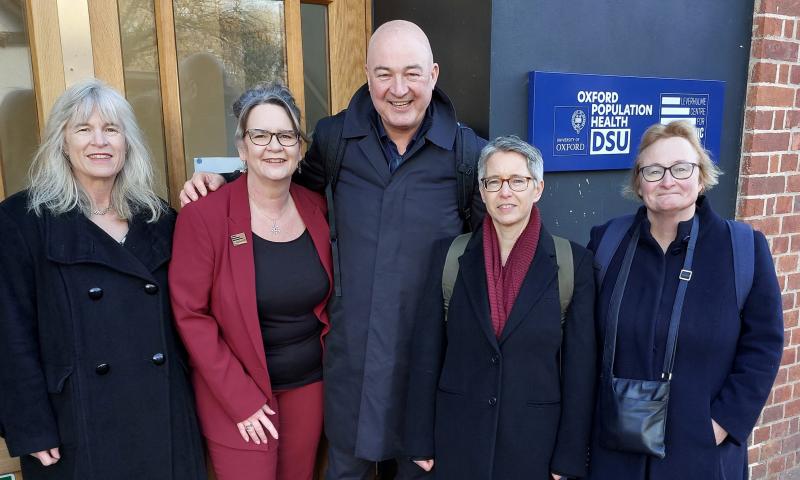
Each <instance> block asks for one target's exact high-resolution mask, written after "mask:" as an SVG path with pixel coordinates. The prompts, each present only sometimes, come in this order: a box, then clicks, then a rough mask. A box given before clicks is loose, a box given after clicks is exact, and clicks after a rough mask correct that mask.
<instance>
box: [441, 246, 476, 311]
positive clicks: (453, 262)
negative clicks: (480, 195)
mask: <svg viewBox="0 0 800 480" xmlns="http://www.w3.org/2000/svg"><path fill="white" fill-rule="evenodd" d="M471 235H472V234H470V233H462V234H461V235H459V236H457V237H456V238H454V239H453V242H452V243H451V244H450V247H449V248H448V249H447V256H446V257H445V258H444V270H443V271H442V299H443V300H444V321H445V322H446V321H447V311H448V310H449V308H450V298H452V296H453V287H454V286H455V284H456V277H458V259H459V258H461V255H463V254H464V250H465V249H466V248H467V243H468V242H469V237H470V236H471Z"/></svg>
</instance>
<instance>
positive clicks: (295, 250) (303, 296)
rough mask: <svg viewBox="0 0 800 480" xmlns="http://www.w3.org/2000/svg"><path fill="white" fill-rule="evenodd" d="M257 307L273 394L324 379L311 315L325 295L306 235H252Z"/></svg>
mask: <svg viewBox="0 0 800 480" xmlns="http://www.w3.org/2000/svg"><path fill="white" fill-rule="evenodd" d="M253 239H254V242H253V256H254V258H255V264H256V265H255V266H256V302H257V306H258V319H259V321H260V323H261V336H262V337H263V339H264V351H265V352H266V356H267V370H268V371H269V377H270V380H271V382H272V387H273V388H275V389H287V388H296V387H300V386H303V385H308V384H309V383H313V382H316V381H318V380H320V379H322V343H321V342H320V334H321V332H322V327H323V325H322V323H321V322H320V321H319V319H318V318H317V316H316V315H315V314H314V307H316V306H317V305H319V303H320V302H322V300H323V299H324V298H325V295H326V294H327V293H328V288H329V282H328V275H327V274H326V273H325V269H324V268H323V267H322V263H321V262H320V260H319V255H318V254H317V250H316V249H315V248H314V243H313V242H312V240H311V236H310V235H309V234H308V230H306V231H304V232H303V234H302V235H300V236H299V237H298V238H297V239H295V240H292V241H289V242H270V241H269V240H266V239H263V238H261V237H259V236H257V235H255V234H253Z"/></svg>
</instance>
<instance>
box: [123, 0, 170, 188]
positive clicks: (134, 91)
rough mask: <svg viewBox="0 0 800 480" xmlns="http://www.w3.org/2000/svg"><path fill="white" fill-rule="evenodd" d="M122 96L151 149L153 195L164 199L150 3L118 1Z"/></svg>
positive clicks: (163, 157) (163, 161) (161, 130)
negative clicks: (153, 175) (126, 100)
mask: <svg viewBox="0 0 800 480" xmlns="http://www.w3.org/2000/svg"><path fill="white" fill-rule="evenodd" d="M117 7H118V9H119V23H120V40H121V42H122V65H123V72H124V78H125V95H126V97H127V98H128V101H129V102H130V104H131V106H132V107H133V111H134V113H135V114H136V120H137V122H138V123H139V127H140V128H141V129H142V133H143V134H144V138H145V141H146V142H147V145H148V147H149V148H150V153H151V157H152V160H153V168H154V170H155V172H156V193H158V195H159V196H161V198H167V180H166V174H167V167H166V147H165V146H164V125H163V117H162V113H161V90H160V83H159V71H158V50H157V45H156V25H155V10H154V5H153V0H119V1H118V2H117Z"/></svg>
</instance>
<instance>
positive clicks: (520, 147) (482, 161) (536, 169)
mask: <svg viewBox="0 0 800 480" xmlns="http://www.w3.org/2000/svg"><path fill="white" fill-rule="evenodd" d="M498 152H513V153H518V154H520V155H522V156H523V157H524V158H525V160H526V163H527V165H528V172H530V174H531V177H533V181H534V182H537V183H538V182H540V181H542V179H543V178H544V160H543V159H542V152H540V151H539V149H538V148H536V147H534V146H533V145H531V144H530V143H528V142H526V141H524V140H522V139H521V138H519V137H518V136H516V135H507V136H504V137H497V138H495V139H494V140H492V141H490V142H489V143H487V144H486V146H485V147H483V150H481V156H480V158H478V178H479V179H482V178H484V177H485V176H486V161H487V160H489V157H491V156H492V155H494V154H495V153H498Z"/></svg>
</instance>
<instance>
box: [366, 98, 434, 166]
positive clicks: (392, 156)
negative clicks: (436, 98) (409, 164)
mask: <svg viewBox="0 0 800 480" xmlns="http://www.w3.org/2000/svg"><path fill="white" fill-rule="evenodd" d="M431 108H433V106H430V107H428V109H427V110H425V118H423V120H422V124H421V125H420V126H419V128H418V129H417V131H416V132H414V136H413V137H412V138H411V141H410V142H409V143H408V146H407V147H406V151H405V153H403V154H402V155H401V154H400V151H399V150H398V149H397V145H396V144H395V143H394V142H393V141H392V139H390V138H389V135H388V134H387V133H386V129H385V128H384V127H383V121H381V117H380V115H378V112H375V114H374V116H373V118H372V125H373V127H374V128H375V132H377V134H378V139H379V140H380V143H381V149H383V155H384V157H386V161H387V162H388V163H389V171H390V172H392V173H394V172H395V170H397V168H398V167H399V166H400V164H401V163H403V161H405V159H406V157H407V156H408V154H409V152H411V150H412V147H413V146H414V144H416V143H417V142H418V141H420V139H421V138H422V137H424V136H425V134H426V133H428V130H429V129H430V128H431V123H432V122H433V114H432V113H431ZM423 141H424V140H423Z"/></svg>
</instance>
